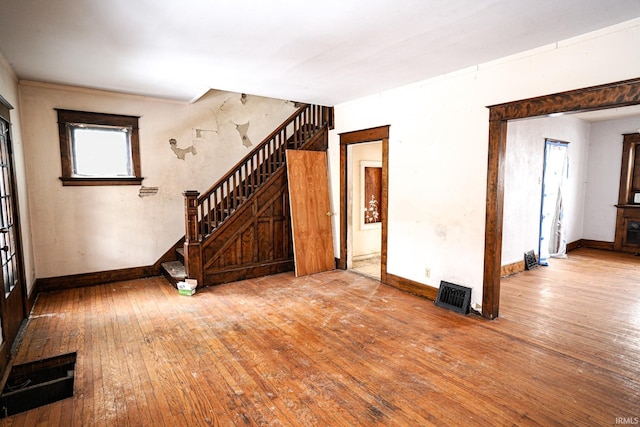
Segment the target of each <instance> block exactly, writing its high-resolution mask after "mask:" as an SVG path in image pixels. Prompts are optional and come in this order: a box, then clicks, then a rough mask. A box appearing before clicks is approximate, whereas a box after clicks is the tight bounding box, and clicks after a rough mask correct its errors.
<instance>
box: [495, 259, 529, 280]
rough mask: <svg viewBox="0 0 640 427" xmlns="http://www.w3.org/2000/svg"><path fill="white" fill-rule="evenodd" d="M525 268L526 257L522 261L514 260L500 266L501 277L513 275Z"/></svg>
mask: <svg viewBox="0 0 640 427" xmlns="http://www.w3.org/2000/svg"><path fill="white" fill-rule="evenodd" d="M524 270H525V264H524V259H523V260H522V261H517V262H513V263H511V264H507V265H503V266H502V267H500V277H506V276H511V275H512V274H517V273H520V272H523V271H524Z"/></svg>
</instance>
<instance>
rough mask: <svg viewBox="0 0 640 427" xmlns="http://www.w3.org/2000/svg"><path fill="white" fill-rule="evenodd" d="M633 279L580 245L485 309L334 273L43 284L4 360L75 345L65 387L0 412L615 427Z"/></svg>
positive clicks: (635, 372)
mask: <svg viewBox="0 0 640 427" xmlns="http://www.w3.org/2000/svg"><path fill="white" fill-rule="evenodd" d="M639 279H640V259H639V258H637V257H633V256H628V255H620V254H614V253H610V252H603V251H602V252H601V251H593V250H578V251H575V252H572V253H570V256H569V258H568V259H566V260H552V266H551V267H547V268H539V269H536V270H533V271H529V272H524V273H521V274H519V275H516V276H513V277H510V278H507V279H503V281H502V300H501V317H499V318H498V319H496V320H494V321H487V320H485V319H482V318H480V317H478V316H473V315H470V316H462V315H459V314H456V313H453V312H451V311H448V310H445V309H442V308H438V307H436V306H435V305H434V304H433V302H431V301H427V300H424V299H421V298H418V297H415V296H412V295H409V294H405V293H403V292H401V291H398V290H396V289H394V288H391V287H387V286H384V285H381V284H380V283H379V282H377V281H375V280H372V279H370V278H367V277H364V276H362V275H359V274H354V273H349V272H345V271H331V272H326V273H320V274H316V275H313V276H305V277H300V278H295V277H294V276H293V274H291V273H284V274H279V275H276V276H269V277H263V278H258V279H252V280H247V281H243V282H236V283H231V284H226V285H219V286H214V287H210V288H207V289H204V290H201V291H199V292H198V293H197V294H196V295H194V296H193V297H185V296H179V295H178V294H177V291H176V290H175V289H173V288H172V287H171V286H170V285H169V284H168V282H167V281H166V280H165V279H164V278H161V277H157V278H150V279H143V280H136V281H128V282H120V283H115V284H109V285H103V286H95V287H90V288H80V289H70V290H66V291H62V292H56V293H48V294H42V295H40V297H39V298H38V301H37V302H36V305H35V307H34V310H33V312H32V316H31V318H30V320H29V323H28V326H27V330H26V333H25V335H24V338H23V341H22V342H21V344H20V346H19V348H18V352H17V355H16V363H23V362H27V361H31V360H35V359H40V358H44V357H50V356H55V355H58V354H62V353H67V352H72V351H77V352H78V359H77V364H76V383H75V395H74V397H73V398H69V399H65V400H63V401H59V402H56V403H53V404H50V405H46V406H43V407H40V408H37V409H34V410H31V411H27V412H24V413H21V414H18V415H15V416H12V417H9V418H6V419H3V420H0V425H2V426H39V425H41V426H55V425H61V426H69V425H76V426H89V425H91V426H94V425H98V426H99V425H104V426H127V425H130V426H198V425H202V426H207V425H216V423H217V424H218V425H221V426H240V425H242V426H244V425H285V426H289V425H291V426H313V425H317V426H353V425H363V426H369V425H397V426H428V425H439V426H456V425H545V426H546V425H572V426H594V425H613V424H616V422H617V421H618V423H620V420H617V418H618V417H627V418H628V417H631V418H633V417H640V375H639V373H640V292H639V288H640V284H639V283H640V280H639Z"/></svg>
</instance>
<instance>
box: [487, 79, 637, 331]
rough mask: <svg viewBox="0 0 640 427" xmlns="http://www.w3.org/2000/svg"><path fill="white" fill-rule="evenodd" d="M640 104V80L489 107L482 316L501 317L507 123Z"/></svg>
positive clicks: (489, 317) (488, 317)
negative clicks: (548, 115)
mask: <svg viewBox="0 0 640 427" xmlns="http://www.w3.org/2000/svg"><path fill="white" fill-rule="evenodd" d="M636 104H640V78H636V79H632V80H624V81H620V82H616V83H610V84H605V85H600V86H592V87H588V88H584V89H577V90H571V91H567V92H561V93H556V94H553V95H546V96H540V97H536V98H529V99H524V100H521V101H514V102H509V103H505V104H499V105H493V106H490V107H488V108H489V155H488V164H487V201H486V219H485V246H484V276H483V285H482V290H483V292H482V316H483V317H485V318H487V319H494V318H496V317H498V309H499V304H500V267H501V262H502V221H503V207H504V175H505V153H506V147H507V122H508V121H509V120H514V119H522V118H527V117H535V116H544V115H547V114H551V113H560V112H577V111H590V110H601V109H607V108H617V107H626V106H630V105H636Z"/></svg>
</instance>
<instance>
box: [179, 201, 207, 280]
mask: <svg viewBox="0 0 640 427" xmlns="http://www.w3.org/2000/svg"><path fill="white" fill-rule="evenodd" d="M182 194H183V195H184V208H185V209H184V224H185V239H184V267H185V270H186V271H187V277H188V278H190V279H196V280H197V281H198V287H201V286H203V283H202V280H203V275H202V253H201V251H200V227H199V225H198V197H199V196H200V193H199V192H197V191H185V192H184V193H182Z"/></svg>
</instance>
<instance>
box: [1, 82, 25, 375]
mask: <svg viewBox="0 0 640 427" xmlns="http://www.w3.org/2000/svg"><path fill="white" fill-rule="evenodd" d="M12 109H13V107H12V106H11V105H10V104H9V103H8V102H7V100H6V99H4V98H3V97H2V96H1V95H0V120H2V121H3V122H4V123H5V124H6V126H7V127H8V133H7V134H5V135H4V136H5V138H6V139H5V140H4V141H3V144H6V147H5V150H6V152H5V153H4V158H3V161H4V162H6V163H5V167H6V168H7V170H8V172H9V173H8V174H6V175H5V177H4V180H5V181H4V182H5V185H8V186H7V187H5V191H6V190H9V191H8V193H5V196H6V197H9V198H10V199H11V202H10V203H9V205H6V204H3V206H4V209H9V210H10V212H6V211H5V215H9V217H10V218H11V221H10V222H12V224H11V225H10V229H11V230H12V231H9V233H13V236H14V242H13V244H14V247H13V251H14V255H13V256H15V257H16V258H15V259H16V265H15V270H16V271H14V274H15V277H16V280H17V284H16V286H15V288H14V289H13V290H12V291H11V292H10V293H9V294H8V295H7V294H6V293H4V289H3V290H2V291H3V295H2V297H0V317H1V319H0V322H1V324H2V334H3V338H4V340H3V342H2V344H1V345H0V375H1V374H3V373H4V372H5V369H6V367H7V366H8V363H9V359H10V358H11V353H10V351H11V346H12V345H13V343H14V341H15V340H16V337H17V334H18V332H19V330H20V327H21V325H22V324H23V321H24V320H25V319H26V318H27V316H28V312H29V307H27V306H28V298H27V284H26V282H25V277H26V276H25V271H24V264H23V260H24V254H23V252H22V236H21V228H20V206H19V204H18V194H17V188H16V186H15V183H16V176H15V164H14V158H13V149H12V140H11V117H10V110H12ZM5 218H6V217H5ZM7 225H8V224H5V226H7ZM5 230H6V228H5ZM9 246H10V245H7V246H5V247H4V248H3V250H5V251H6V250H9V251H10V250H11V248H10V247H9ZM0 278H3V274H2V271H0ZM3 282H4V279H3V280H0V283H3ZM3 285H4V283H3ZM3 288H4V286H3Z"/></svg>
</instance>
